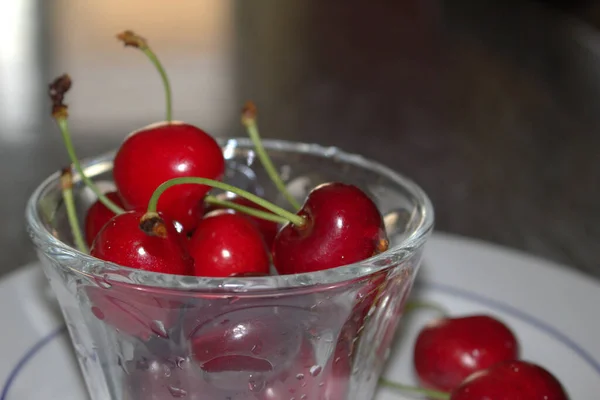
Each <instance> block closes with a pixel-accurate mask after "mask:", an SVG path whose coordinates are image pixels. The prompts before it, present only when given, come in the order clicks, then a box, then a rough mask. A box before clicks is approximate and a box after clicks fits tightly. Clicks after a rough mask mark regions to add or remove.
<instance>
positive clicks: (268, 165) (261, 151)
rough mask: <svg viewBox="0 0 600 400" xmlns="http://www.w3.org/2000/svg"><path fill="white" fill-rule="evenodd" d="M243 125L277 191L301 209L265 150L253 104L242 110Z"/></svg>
mask: <svg viewBox="0 0 600 400" xmlns="http://www.w3.org/2000/svg"><path fill="white" fill-rule="evenodd" d="M242 124H243V125H244V126H245V127H246V130H247V131H248V136H250V140H252V143H253V144H254V148H255V150H256V154H257V155H258V158H259V159H260V162H261V163H262V165H263V167H264V168H265V170H266V171H267V174H268V175H269V178H271V180H272V181H273V183H274V184H275V186H276V187H277V189H278V190H279V191H280V192H281V194H282V195H283V196H284V197H285V198H286V199H287V201H288V202H289V203H290V204H291V205H292V207H294V210H299V209H300V207H301V206H300V204H298V202H297V201H296V199H295V198H294V196H292V195H291V193H290V192H289V191H288V190H287V187H286V186H285V183H283V181H282V180H281V177H280V176H279V173H277V170H276V169H275V166H274V165H273V162H272V161H271V158H270V157H269V154H267V151H266V150H265V148H264V146H263V144H262V140H261V138H260V133H259V132H258V125H257V123H256V106H255V105H254V103H252V102H250V101H249V102H247V103H246V105H245V106H244V109H243V110H242Z"/></svg>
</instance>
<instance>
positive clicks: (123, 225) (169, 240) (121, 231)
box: [90, 211, 193, 275]
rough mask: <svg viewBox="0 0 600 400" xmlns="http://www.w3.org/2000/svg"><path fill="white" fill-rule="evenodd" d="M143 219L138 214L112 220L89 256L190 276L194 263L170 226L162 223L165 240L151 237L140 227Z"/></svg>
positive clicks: (135, 266) (139, 213) (99, 235)
mask: <svg viewBox="0 0 600 400" xmlns="http://www.w3.org/2000/svg"><path fill="white" fill-rule="evenodd" d="M143 215H144V213H143V212H140V211H127V212H125V213H123V214H120V215H117V216H115V217H114V218H112V219H111V220H110V221H108V223H107V224H106V225H105V226H104V227H103V228H102V229H101V230H100V232H99V233H98V235H97V236H96V239H94V243H93V244H92V248H91V250H90V254H91V255H92V256H94V257H97V258H99V259H101V260H104V261H110V262H113V263H115V264H119V265H122V266H125V267H130V268H135V269H141V270H144V271H152V272H160V273H164V274H176V275H190V274H191V273H192V271H193V259H192V258H191V257H190V256H189V254H188V253H187V251H186V249H185V246H184V241H183V240H184V239H183V237H182V235H181V234H180V233H178V232H177V231H176V230H175V226H174V225H173V223H172V222H170V221H169V220H168V219H166V220H165V226H166V229H167V237H166V238H162V237H157V236H150V235H148V234H146V233H144V232H143V231H142V230H141V229H140V227H139V225H140V220H141V218H142V216H143Z"/></svg>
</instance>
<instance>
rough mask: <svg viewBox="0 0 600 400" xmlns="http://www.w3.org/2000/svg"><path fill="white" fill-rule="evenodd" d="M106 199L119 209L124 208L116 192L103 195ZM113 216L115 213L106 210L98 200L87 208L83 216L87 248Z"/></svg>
mask: <svg viewBox="0 0 600 400" xmlns="http://www.w3.org/2000/svg"><path fill="white" fill-rule="evenodd" d="M105 196H106V197H108V199H109V200H110V201H112V202H113V203H115V204H116V205H118V206H119V207H121V208H125V205H124V204H123V200H121V196H119V193H118V192H108V193H106V194H105ZM114 216H115V213H114V212H112V211H111V210H109V209H108V208H106V206H105V205H104V204H102V202H101V201H100V200H96V202H94V204H92V206H91V207H90V208H89V210H88V212H87V214H86V216H85V241H86V242H87V244H88V246H91V245H92V243H93V242H94V239H95V238H96V235H97V234H98V232H100V229H102V228H103V227H104V225H106V223H107V222H108V221H109V220H110V219H111V218H112V217H114Z"/></svg>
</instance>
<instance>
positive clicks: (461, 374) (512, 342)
mask: <svg viewBox="0 0 600 400" xmlns="http://www.w3.org/2000/svg"><path fill="white" fill-rule="evenodd" d="M518 356H519V344H518V342H517V338H516V337H515V335H514V334H513V332H512V331H511V330H510V329H509V328H508V327H507V326H506V325H505V324H503V323H502V322H500V321H498V320H497V319H495V318H492V317H489V316H486V315H473V316H466V317H460V318H443V319H439V320H436V321H434V322H432V323H430V324H429V325H427V326H426V327H425V328H423V330H421V332H420V333H419V335H418V337H417V341H416V343H415V348H414V353H413V361H414V365H415V369H416V372H417V375H418V377H419V379H420V381H421V384H422V385H423V386H425V387H428V388H433V389H437V390H442V391H450V390H452V389H453V388H455V387H456V386H457V385H458V384H460V382H462V381H463V380H464V379H465V378H466V377H467V376H469V375H471V374H472V373H474V372H476V371H481V370H484V369H486V368H489V367H491V366H492V365H494V364H496V363H499V362H501V361H506V360H515V359H517V358H518Z"/></svg>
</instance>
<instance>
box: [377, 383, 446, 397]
mask: <svg viewBox="0 0 600 400" xmlns="http://www.w3.org/2000/svg"><path fill="white" fill-rule="evenodd" d="M379 384H380V385H382V386H385V387H388V388H392V389H395V390H399V391H401V392H404V393H412V394H417V395H422V396H423V397H427V398H428V399H433V400H449V399H450V394H448V393H446V392H439V391H437V390H430V389H424V388H420V387H417V386H409V385H403V384H401V383H397V382H393V381H390V380H387V379H385V378H381V379H379Z"/></svg>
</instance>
